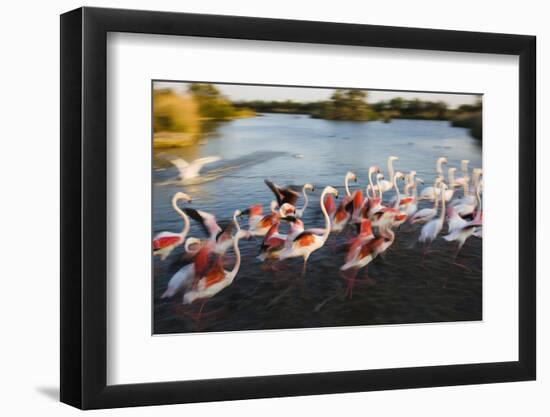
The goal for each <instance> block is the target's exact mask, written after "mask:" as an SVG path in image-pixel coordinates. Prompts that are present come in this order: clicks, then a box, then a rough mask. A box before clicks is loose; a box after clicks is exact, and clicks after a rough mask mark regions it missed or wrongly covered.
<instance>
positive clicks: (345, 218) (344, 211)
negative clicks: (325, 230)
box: [329, 171, 357, 233]
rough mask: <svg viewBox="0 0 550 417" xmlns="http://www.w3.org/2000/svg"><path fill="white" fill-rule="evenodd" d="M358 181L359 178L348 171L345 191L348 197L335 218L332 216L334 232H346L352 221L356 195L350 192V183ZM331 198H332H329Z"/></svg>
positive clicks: (345, 178)
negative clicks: (345, 229)
mask: <svg viewBox="0 0 550 417" xmlns="http://www.w3.org/2000/svg"><path fill="white" fill-rule="evenodd" d="M350 180H352V181H357V176H356V175H355V174H354V173H353V172H351V171H348V172H347V173H346V175H345V177H344V189H345V190H346V195H345V196H344V198H343V199H342V202H341V203H340V205H339V206H338V209H337V210H336V212H335V213H334V216H332V229H331V230H332V231H333V232H337V233H338V232H341V231H342V230H344V228H345V227H346V225H347V224H348V222H349V221H350V220H351V218H352V216H353V212H354V208H355V197H356V195H357V194H356V193H355V192H354V194H353V195H352V193H351V192H350V190H349V181H350ZM329 198H330V197H329Z"/></svg>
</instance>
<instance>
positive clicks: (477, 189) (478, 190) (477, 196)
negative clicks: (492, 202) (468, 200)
mask: <svg viewBox="0 0 550 417" xmlns="http://www.w3.org/2000/svg"><path fill="white" fill-rule="evenodd" d="M479 188H480V187H479V185H478V186H477V188H476V200H477V213H476V217H475V220H476V221H479V219H481V196H480V194H479V193H480V189H479Z"/></svg>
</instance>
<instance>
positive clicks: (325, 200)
mask: <svg viewBox="0 0 550 417" xmlns="http://www.w3.org/2000/svg"><path fill="white" fill-rule="evenodd" d="M398 159H399V158H398V157H395V156H390V157H389V158H388V172H387V176H386V175H384V174H383V173H382V171H381V169H380V168H379V167H378V166H372V167H370V168H369V170H368V185H367V186H366V188H365V194H363V192H362V191H361V190H355V191H353V192H352V191H350V188H349V182H350V181H355V182H357V177H356V175H355V174H354V173H353V172H348V173H347V174H346V175H345V177H344V189H345V194H344V195H343V196H342V198H340V199H339V203H338V204H337V201H338V200H337V199H338V197H339V196H338V194H339V193H338V191H337V190H336V189H335V188H334V187H332V186H326V187H324V189H323V191H322V193H321V197H320V200H319V205H320V209H321V211H322V213H323V216H324V222H325V224H324V227H322V228H306V227H305V225H304V223H303V221H302V220H301V218H302V217H303V215H304V212H305V211H306V209H307V208H308V194H307V192H308V191H314V186H313V185H312V184H305V185H303V187H302V189H301V193H300V192H299V191H300V189H299V188H296V187H286V188H284V187H281V186H278V185H276V184H274V183H273V182H271V181H268V180H265V183H266V185H267V186H268V187H269V188H270V189H271V191H272V192H273V194H274V196H275V199H274V200H273V201H271V204H270V211H269V213H267V214H266V213H264V210H263V206H262V204H256V205H253V206H251V207H249V208H247V209H246V210H243V211H241V210H235V212H234V213H233V218H232V221H231V222H229V223H227V225H225V226H224V227H223V228H222V227H220V225H219V224H218V223H217V221H216V218H215V216H214V215H212V214H210V213H207V212H204V211H202V210H196V209H194V208H190V207H185V208H183V209H182V208H180V207H179V206H178V201H180V200H184V201H186V202H191V196H189V195H188V194H185V193H183V192H177V193H176V194H175V195H174V196H173V198H172V206H173V208H174V210H175V211H176V212H177V213H178V214H179V215H180V216H181V218H182V220H183V230H182V231H181V232H179V233H174V232H169V231H165V232H161V233H159V234H158V235H156V236H155V237H154V239H153V254H154V255H155V256H157V255H158V256H160V260H161V261H163V260H165V259H166V258H167V257H168V256H169V255H170V253H171V252H172V251H173V250H174V249H175V248H176V247H178V246H180V245H182V244H183V245H184V249H185V252H186V255H185V257H186V258H187V259H189V260H191V261H190V262H189V263H188V264H187V265H185V266H183V267H182V268H181V269H180V270H179V271H178V272H176V273H175V274H174V275H173V277H172V278H171V279H170V281H169V282H168V285H167V288H166V290H165V292H164V293H163V294H162V298H168V297H173V296H174V295H176V294H177V293H180V292H181V293H183V304H191V303H193V302H195V301H197V300H199V301H202V305H201V311H202V307H203V306H204V303H205V302H206V301H207V300H208V299H210V298H212V297H214V296H215V295H216V294H218V293H219V292H220V291H222V290H223V289H224V288H226V287H228V286H229V285H231V284H232V283H233V281H234V280H235V277H236V276H237V274H238V272H239V268H240V265H241V256H240V251H239V240H240V239H241V238H247V239H250V238H251V237H258V238H262V244H261V246H260V249H259V255H258V257H257V259H259V260H260V261H262V262H264V263H265V264H266V267H269V268H273V269H274V270H276V269H277V268H278V267H280V265H282V263H283V262H284V261H285V260H286V259H289V258H302V259H303V267H302V277H303V276H305V273H306V267H307V262H308V259H309V257H310V256H311V255H312V254H314V252H315V251H317V250H318V249H319V248H321V247H322V246H323V245H325V243H326V242H327V239H328V238H329V235H330V234H331V233H341V232H342V231H344V230H346V231H347V233H350V235H351V237H350V239H349V241H348V245H347V252H346V255H345V258H344V259H343V261H342V265H341V267H340V271H341V274H342V277H343V278H344V279H346V281H347V283H348V285H347V290H346V295H347V296H348V297H350V298H351V296H352V291H353V286H354V282H355V278H356V276H357V273H358V272H359V271H360V270H361V269H364V270H365V277H366V278H367V279H368V277H367V272H366V270H367V267H368V265H369V264H370V263H371V262H372V261H373V260H374V259H375V258H376V257H378V256H380V255H381V254H383V253H384V252H386V251H387V250H388V248H389V247H390V246H391V245H392V244H393V243H394V241H395V230H396V229H397V228H399V227H400V226H401V225H402V224H403V223H405V222H408V224H409V227H410V228H411V229H412V226H411V225H413V224H421V225H422V228H421V230H420V235H419V237H418V241H419V242H420V243H421V244H422V245H423V253H422V262H424V257H425V256H426V253H427V252H428V250H429V247H430V245H431V243H432V242H433V241H434V240H435V239H436V238H437V237H438V236H439V235H440V234H443V233H442V231H443V227H444V223H445V221H446V222H447V228H446V234H443V236H442V237H443V239H445V240H447V241H453V242H456V252H455V255H454V258H453V262H454V264H455V265H457V266H460V267H463V268H466V266H464V265H461V264H459V263H458V262H457V257H458V254H459V252H460V250H461V248H462V246H463V245H464V243H465V242H466V240H467V239H468V238H470V237H472V236H473V237H476V238H481V237H482V217H483V213H482V204H481V203H482V202H481V192H482V188H483V178H482V175H483V174H482V170H481V168H474V169H473V170H472V171H471V173H470V171H469V169H468V163H469V161H467V160H463V161H462V162H461V175H460V176H455V175H456V170H457V169H456V168H455V167H451V168H449V169H448V172H447V179H445V176H444V172H443V165H444V164H446V163H447V159H446V158H444V157H440V158H439V159H437V162H436V175H437V176H436V179H435V182H434V183H433V185H430V186H427V187H424V188H423V189H422V190H421V191H420V192H419V191H418V189H417V187H418V185H419V184H424V182H423V181H422V179H420V178H418V177H417V175H416V171H410V172H409V173H408V174H407V175H405V174H403V173H402V172H399V171H397V172H396V171H395V170H394V167H393V163H394V161H396V160H398ZM386 178H387V179H386ZM400 182H402V183H403V184H404V185H403V190H402V191H401V190H400ZM391 190H393V191H394V197H393V198H392V199H390V200H389V201H387V202H384V200H383V198H384V193H387V192H388V191H391ZM301 197H303V202H301V204H300V207H298V202H299V200H300V198H301ZM420 200H429V201H432V202H433V206H432V207H429V208H423V209H420V210H418V202H419V201H420ZM243 216H247V217H248V228H247V229H244V228H241V225H240V224H239V220H240V219H241V218H242V217H243ZM190 218H191V219H193V220H195V221H198V222H199V223H200V224H201V225H202V226H203V228H204V230H205V231H206V233H207V234H208V237H207V238H206V239H199V238H195V237H188V236H187V234H188V232H189V228H190ZM280 228H281V229H283V228H284V229H283V230H282V231H281V230H279V229H280ZM352 230H354V232H350V231H352ZM231 249H232V250H233V251H234V254H235V263H234V266H233V268H232V269H231V270H226V269H225V267H224V255H225V254H226V252H227V251H229V250H231ZM466 269H467V268H466ZM199 314H200V313H199Z"/></svg>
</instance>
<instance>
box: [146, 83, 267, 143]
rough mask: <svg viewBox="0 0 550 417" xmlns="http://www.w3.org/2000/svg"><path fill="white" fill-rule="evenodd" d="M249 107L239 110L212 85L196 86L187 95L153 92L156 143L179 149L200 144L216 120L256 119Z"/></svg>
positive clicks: (169, 90)
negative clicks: (210, 125) (208, 127)
mask: <svg viewBox="0 0 550 417" xmlns="http://www.w3.org/2000/svg"><path fill="white" fill-rule="evenodd" d="M255 114H256V113H255V112H254V111H253V110H251V109H249V108H242V107H241V108H236V107H235V106H234V105H233V104H232V103H231V101H229V100H228V99H227V98H225V97H224V96H223V95H222V94H221V93H220V91H219V90H218V89H217V88H216V87H215V86H213V85H212V84H199V83H193V84H190V85H189V88H188V90H187V92H185V93H184V94H178V93H176V92H174V91H173V90H171V89H158V90H154V91H153V143H154V146H155V147H179V146H188V145H192V144H194V143H197V142H198V141H199V140H200V139H201V138H202V137H203V136H204V134H205V132H206V131H207V125H208V124H209V123H210V122H212V121H225V120H233V119H236V118H240V117H252V116H255Z"/></svg>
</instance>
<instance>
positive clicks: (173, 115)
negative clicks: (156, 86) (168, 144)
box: [153, 89, 200, 134]
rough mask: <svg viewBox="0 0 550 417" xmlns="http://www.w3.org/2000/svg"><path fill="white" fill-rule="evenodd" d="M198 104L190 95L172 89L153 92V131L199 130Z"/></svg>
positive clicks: (194, 131)
mask: <svg viewBox="0 0 550 417" xmlns="http://www.w3.org/2000/svg"><path fill="white" fill-rule="evenodd" d="M199 119H200V115H199V105H198V103H197V101H196V100H195V99H194V98H193V97H192V96H191V95H180V94H176V93H174V92H173V91H172V90H169V89H163V90H154V92H153V131H154V132H183V133H190V134H193V133H196V132H197V131H198V130H199Z"/></svg>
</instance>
